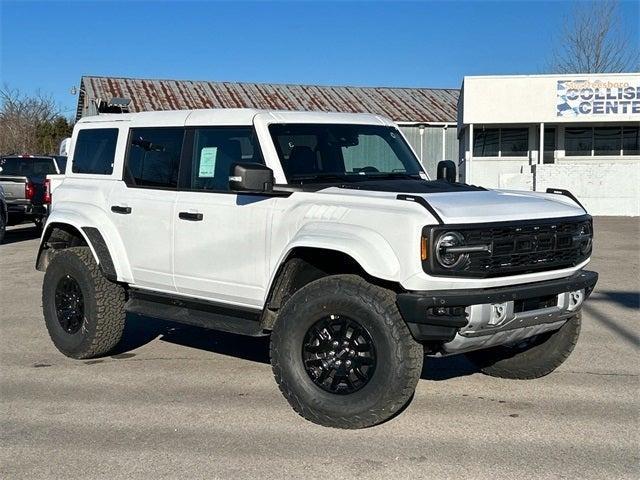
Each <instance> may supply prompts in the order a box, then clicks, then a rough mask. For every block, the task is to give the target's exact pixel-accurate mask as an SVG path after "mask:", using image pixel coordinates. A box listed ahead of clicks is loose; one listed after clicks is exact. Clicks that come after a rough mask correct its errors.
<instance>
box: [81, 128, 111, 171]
mask: <svg viewBox="0 0 640 480" xmlns="http://www.w3.org/2000/svg"><path fill="white" fill-rule="evenodd" d="M117 142H118V129H117V128H91V129H86V130H80V132H78V138H77V139H76V147H75V150H74V152H73V165H72V168H71V171H72V172H73V173H93V174H98V175H111V173H113V159H114V155H115V153H116V143H117Z"/></svg>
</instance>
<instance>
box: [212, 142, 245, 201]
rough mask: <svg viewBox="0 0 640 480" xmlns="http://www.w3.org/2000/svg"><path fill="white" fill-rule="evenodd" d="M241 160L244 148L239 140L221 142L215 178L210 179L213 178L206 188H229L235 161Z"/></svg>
mask: <svg viewBox="0 0 640 480" xmlns="http://www.w3.org/2000/svg"><path fill="white" fill-rule="evenodd" d="M241 161H242V148H241V147H240V141H239V140H227V141H225V142H224V143H222V144H220V146H218V152H217V154H216V167H215V171H214V174H213V175H214V178H212V179H210V180H212V182H211V184H210V185H206V186H205V188H211V189H215V190H228V189H229V177H230V176H231V174H232V172H231V167H232V165H233V164H234V163H238V162H241ZM207 183H209V182H207Z"/></svg>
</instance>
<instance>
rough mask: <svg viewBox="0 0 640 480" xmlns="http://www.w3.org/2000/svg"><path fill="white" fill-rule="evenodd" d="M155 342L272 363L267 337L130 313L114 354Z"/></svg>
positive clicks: (120, 353)
mask: <svg viewBox="0 0 640 480" xmlns="http://www.w3.org/2000/svg"><path fill="white" fill-rule="evenodd" d="M155 339H158V340H160V341H162V342H168V343H173V344H175V345H181V346H184V347H190V348H197V349H198V350H205V351H207V352H211V353H218V354H221V355H228V356H231V357H236V358H240V359H243V360H249V361H252V362H257V363H269V338H268V337H248V336H244V335H235V334H233V333H226V332H219V331H217V330H209V329H206V328H200V327H195V326H191V325H184V324H181V323H175V322H169V321H165V320H160V319H157V318H151V317H145V316H142V315H137V314H130V313H129V314H127V318H126V323H125V328H124V332H123V335H122V340H121V341H120V343H119V344H118V345H117V346H116V347H115V349H114V350H113V351H112V352H111V354H112V355H115V356H117V355H122V354H123V353H125V352H129V351H131V350H135V349H136V348H139V347H142V346H143V345H146V344H147V343H149V342H152V341H153V340H155Z"/></svg>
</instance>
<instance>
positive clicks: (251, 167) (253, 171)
mask: <svg viewBox="0 0 640 480" xmlns="http://www.w3.org/2000/svg"><path fill="white" fill-rule="evenodd" d="M273 183H274V180H273V170H271V169H270V168H269V167H266V166H264V165H262V164H261V163H234V164H233V165H232V166H231V176H230V177H229V188H230V189H231V190H235V191H239V192H270V191H272V190H273Z"/></svg>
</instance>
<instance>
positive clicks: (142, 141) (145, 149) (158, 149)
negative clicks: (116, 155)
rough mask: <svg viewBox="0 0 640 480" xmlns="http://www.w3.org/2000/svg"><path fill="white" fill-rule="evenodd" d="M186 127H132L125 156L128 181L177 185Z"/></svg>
mask: <svg viewBox="0 0 640 480" xmlns="http://www.w3.org/2000/svg"><path fill="white" fill-rule="evenodd" d="M183 137H184V128H182V127H158V128H132V129H131V133H130V134H129V152H128V155H127V160H126V166H127V168H126V175H127V177H126V178H125V180H126V182H127V185H130V186H136V187H149V188H176V187H177V185H178V166H179V164H180V152H181V151H182V142H183Z"/></svg>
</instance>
